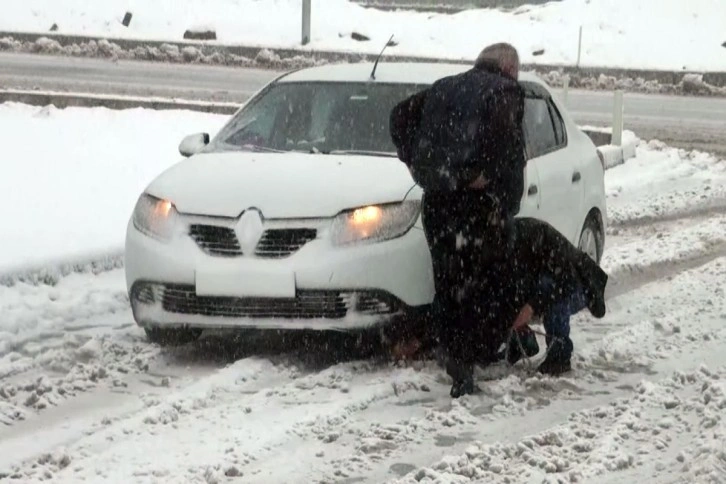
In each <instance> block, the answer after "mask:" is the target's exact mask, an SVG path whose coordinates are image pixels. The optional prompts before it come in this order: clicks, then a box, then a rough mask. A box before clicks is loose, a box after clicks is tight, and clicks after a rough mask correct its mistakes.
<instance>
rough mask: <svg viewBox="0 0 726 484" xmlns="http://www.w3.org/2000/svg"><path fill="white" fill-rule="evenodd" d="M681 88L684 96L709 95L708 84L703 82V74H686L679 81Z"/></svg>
mask: <svg viewBox="0 0 726 484" xmlns="http://www.w3.org/2000/svg"><path fill="white" fill-rule="evenodd" d="M681 88H682V89H683V92H684V93H686V94H702V93H710V91H711V90H710V89H709V86H708V84H706V83H705V82H703V74H686V75H685V76H683V80H682V81H681Z"/></svg>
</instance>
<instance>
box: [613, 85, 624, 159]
mask: <svg viewBox="0 0 726 484" xmlns="http://www.w3.org/2000/svg"><path fill="white" fill-rule="evenodd" d="M624 107H625V106H624V103H623V91H621V90H617V91H615V103H614V105H613V136H612V141H611V142H610V143H611V144H613V145H615V146H622V145H623V128H624V120H623V115H624Z"/></svg>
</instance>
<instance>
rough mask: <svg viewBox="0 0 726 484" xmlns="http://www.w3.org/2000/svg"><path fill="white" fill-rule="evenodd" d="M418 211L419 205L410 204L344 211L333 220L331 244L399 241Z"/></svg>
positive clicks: (409, 227)
mask: <svg viewBox="0 0 726 484" xmlns="http://www.w3.org/2000/svg"><path fill="white" fill-rule="evenodd" d="M420 210H421V202H420V201H419V200H410V201H405V202H401V203H391V204H386V205H370V206H367V207H360V208H356V209H353V210H348V211H345V212H343V213H341V214H339V215H338V216H337V217H336V218H335V219H334V220H333V225H332V230H331V233H332V240H333V244H335V245H346V244H352V243H356V242H363V241H366V242H381V241H384V240H390V239H395V238H397V237H401V236H402V235H404V234H405V233H406V232H408V231H409V230H410V229H411V227H413V225H414V224H415V223H416V220H417V219H418V216H419V213H420Z"/></svg>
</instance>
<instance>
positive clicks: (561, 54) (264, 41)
mask: <svg viewBox="0 0 726 484" xmlns="http://www.w3.org/2000/svg"><path fill="white" fill-rule="evenodd" d="M14 3H15V4H14V5H12V6H8V7H5V8H3V11H2V15H1V16H0V30H5V31H32V32H47V31H49V29H50V28H51V26H52V25H53V24H57V26H58V32H60V33H68V34H86V35H92V36H114V37H127V38H141V39H156V40H175V41H176V40H182V36H183V34H184V31H185V30H187V29H189V28H196V27H210V28H213V29H215V30H216V32H217V38H218V41H219V42H226V43H241V44H246V45H253V46H269V47H296V46H299V42H300V23H301V8H302V7H301V5H302V2H301V1H300V0H275V1H259V0H216V1H214V2H200V1H198V0H176V1H174V2H171V1H164V2H149V1H146V0H104V1H103V2H99V1H89V0H64V1H63V2H59V1H57V0H25V1H23V2H14ZM127 11H130V12H132V13H133V18H132V20H131V24H130V26H129V27H124V26H123V25H122V24H121V19H122V18H123V16H124V14H125V13H126V12H127ZM312 12H313V14H312V42H311V44H310V45H309V48H311V49H325V50H345V51H358V52H365V53H369V54H371V53H378V51H379V50H380V49H381V47H382V46H383V45H384V44H385V43H386V41H387V40H388V38H389V37H390V36H391V34H394V35H395V38H396V40H397V42H398V43H399V44H398V45H397V46H396V47H391V48H390V49H389V53H391V54H393V53H397V54H400V55H419V56H428V57H445V58H466V59H472V58H474V57H476V55H477V53H478V52H479V50H480V49H481V47H482V46H483V45H485V44H488V43H491V42H498V41H509V42H511V43H513V44H514V45H515V46H516V47H517V48H518V49H519V50H520V52H521V54H522V58H523V60H524V61H525V62H528V63H530V62H531V63H546V64H567V65H573V64H575V62H576V59H577V45H578V32H579V28H580V26H582V28H583V36H582V58H581V65H583V66H599V67H624V68H639V69H642V68H646V69H647V68H650V69H665V70H676V71H681V70H724V69H726V52H725V51H724V50H723V48H722V47H721V44H722V43H723V42H724V40H726V38H724V36H723V35H724V28H723V26H724V24H723V19H724V18H726V3H724V2H723V1H722V0H690V1H687V2H686V1H664V0H638V1H637V2H633V1H632V0H563V1H562V2H551V3H549V4H545V5H541V6H525V7H522V8H519V9H517V10H515V11H513V12H501V11H498V10H469V11H465V12H461V13H458V14H455V15H446V14H432V13H417V12H410V11H396V12H386V11H379V10H372V9H364V8H362V7H361V6H359V5H356V4H354V3H351V2H350V1H349V0H313V2H312ZM352 32H357V33H359V34H363V35H365V36H367V37H369V38H370V40H369V41H367V42H359V41H356V40H353V39H352V38H351V33H352ZM541 49H544V53H543V54H542V55H540V56H534V55H533V53H534V52H536V51H539V50H541Z"/></svg>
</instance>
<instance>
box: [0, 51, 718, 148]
mask: <svg viewBox="0 0 726 484" xmlns="http://www.w3.org/2000/svg"><path fill="white" fill-rule="evenodd" d="M278 74H279V73H277V72H273V71H268V70H257V69H236V68H227V67H220V66H199V65H178V64H161V63H151V62H134V61H119V62H115V63H114V62H110V61H106V60H100V59H83V58H68V57H52V56H39V55H29V54H8V53H0V87H13V88H22V89H34V88H39V89H49V90H65V91H75V92H92V93H104V94H127V95H141V96H163V97H179V98H185V99H198V100H215V101H232V102H242V101H244V100H246V99H247V98H248V97H249V96H250V95H252V94H253V93H254V92H255V91H256V90H257V89H259V88H260V87H262V85H263V84H264V83H265V82H267V81H269V80H271V79H272V78H273V77H274V76H276V75H278ZM569 99H570V109H571V111H572V114H573V115H574V117H575V120H576V121H577V122H578V123H581V124H596V125H610V124H611V122H612V94H611V93H606V92H589V91H570V95H569ZM625 125H626V128H628V129H631V130H633V131H636V132H637V133H639V134H640V135H641V136H642V137H644V138H646V139H653V138H657V139H660V140H663V141H665V142H667V143H670V144H672V145H674V146H679V147H683V148H686V149H701V150H707V151H711V152H718V153H721V154H726V99H722V98H690V97H680V96H656V95H644V94H627V95H626V105H625Z"/></svg>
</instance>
